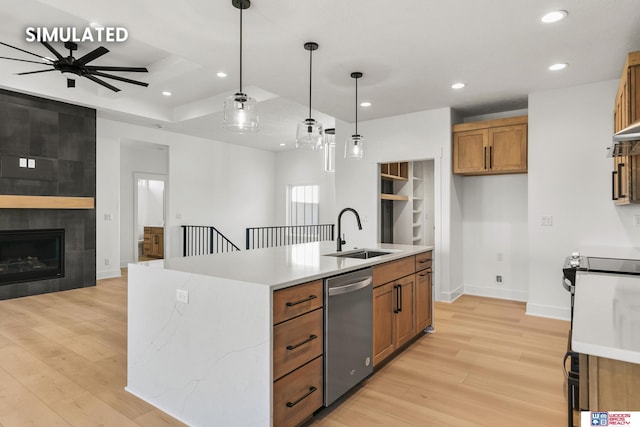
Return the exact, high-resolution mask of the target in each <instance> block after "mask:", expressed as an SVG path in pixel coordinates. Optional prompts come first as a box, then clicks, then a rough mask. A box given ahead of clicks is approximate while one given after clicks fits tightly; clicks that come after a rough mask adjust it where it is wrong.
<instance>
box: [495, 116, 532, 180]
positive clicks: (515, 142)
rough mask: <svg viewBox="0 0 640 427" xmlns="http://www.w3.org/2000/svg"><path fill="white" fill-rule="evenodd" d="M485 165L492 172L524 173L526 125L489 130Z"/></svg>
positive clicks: (525, 167)
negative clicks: (486, 164)
mask: <svg viewBox="0 0 640 427" xmlns="http://www.w3.org/2000/svg"><path fill="white" fill-rule="evenodd" d="M487 163H488V169H490V170H491V171H492V172H526V171H527V125H513V126H502V127H496V128H490V129H489V154H488V159H487Z"/></svg>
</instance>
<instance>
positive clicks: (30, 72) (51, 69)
mask: <svg viewBox="0 0 640 427" xmlns="http://www.w3.org/2000/svg"><path fill="white" fill-rule="evenodd" d="M49 71H56V69H55V68H49V69H47V70H38V71H27V72H24V73H16V76H25V75H27V74H38V73H47V72H49Z"/></svg>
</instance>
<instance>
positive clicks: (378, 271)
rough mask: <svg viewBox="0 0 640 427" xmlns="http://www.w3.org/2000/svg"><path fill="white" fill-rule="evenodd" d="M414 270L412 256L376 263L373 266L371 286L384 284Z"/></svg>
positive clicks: (413, 258)
mask: <svg viewBox="0 0 640 427" xmlns="http://www.w3.org/2000/svg"><path fill="white" fill-rule="evenodd" d="M414 272H415V257H413V256H410V257H406V258H402V259H399V260H397V261H391V262H387V263H384V264H381V265H376V266H374V267H373V287H374V288H375V287H376V286H380V285H384V284H385V283H388V282H391V281H392V280H396V279H399V278H401V277H404V276H408V275H409V274H413V273H414Z"/></svg>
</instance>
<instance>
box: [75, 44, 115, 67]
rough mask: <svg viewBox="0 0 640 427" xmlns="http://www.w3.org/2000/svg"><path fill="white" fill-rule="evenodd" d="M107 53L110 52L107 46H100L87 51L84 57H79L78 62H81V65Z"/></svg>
mask: <svg viewBox="0 0 640 427" xmlns="http://www.w3.org/2000/svg"><path fill="white" fill-rule="evenodd" d="M105 53H109V49H107V48H106V47H103V46H100V47H97V48H95V49H93V50H92V51H91V52H89V53H87V54H86V55H84V56H83V57H81V58H78V59H77V60H76V62H77V63H79V64H80V65H86V64H88V63H89V62H91V61H93V60H95V59H98V58H100V57H101V56H102V55H104V54H105Z"/></svg>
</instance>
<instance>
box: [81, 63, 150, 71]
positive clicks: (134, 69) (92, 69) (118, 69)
mask: <svg viewBox="0 0 640 427" xmlns="http://www.w3.org/2000/svg"><path fill="white" fill-rule="evenodd" d="M86 68H87V70H90V71H124V72H131V73H148V72H149V70H147V69H146V68H144V67H107V66H104V67H102V66H99V65H97V66H94V65H87V67H86Z"/></svg>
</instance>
